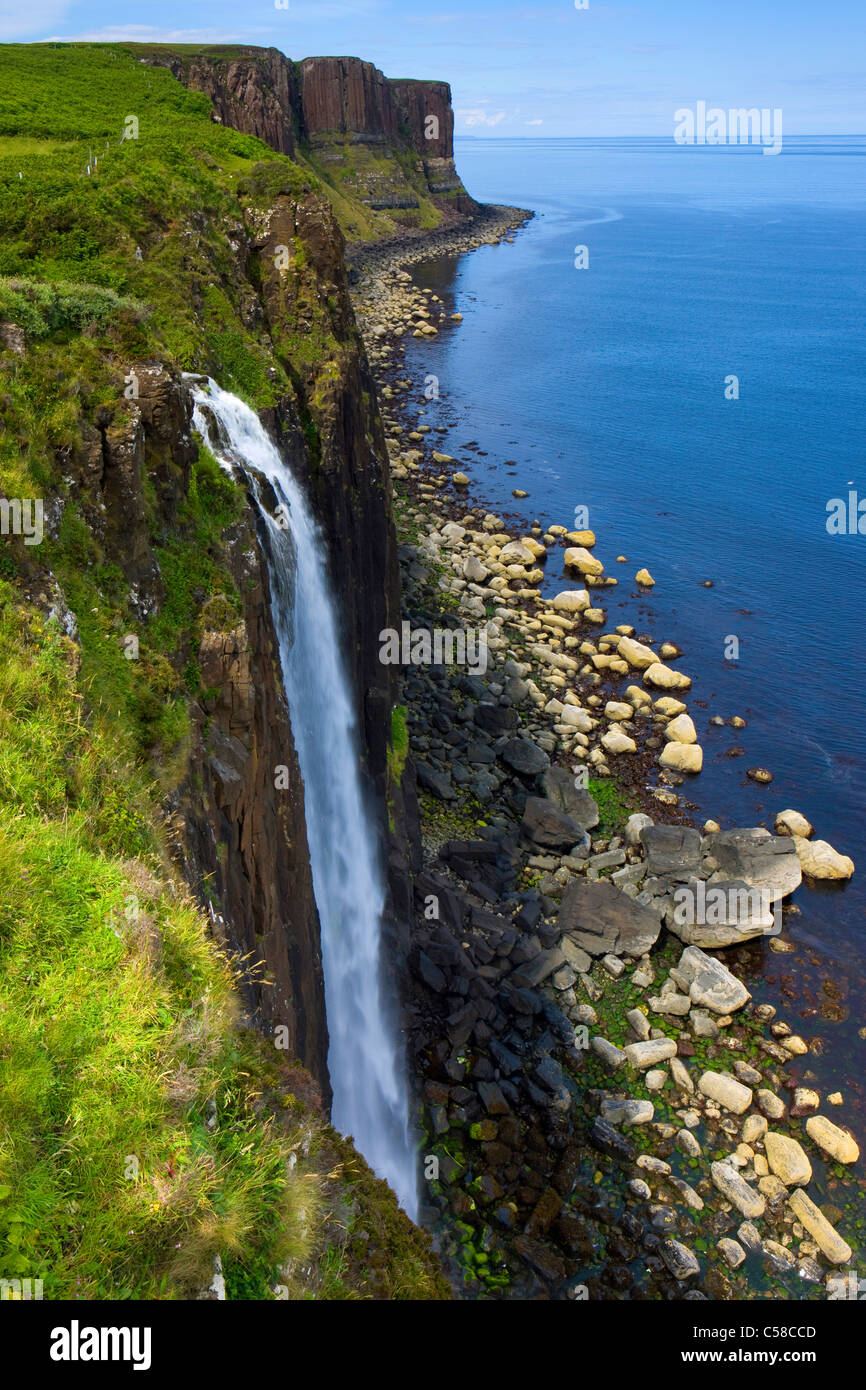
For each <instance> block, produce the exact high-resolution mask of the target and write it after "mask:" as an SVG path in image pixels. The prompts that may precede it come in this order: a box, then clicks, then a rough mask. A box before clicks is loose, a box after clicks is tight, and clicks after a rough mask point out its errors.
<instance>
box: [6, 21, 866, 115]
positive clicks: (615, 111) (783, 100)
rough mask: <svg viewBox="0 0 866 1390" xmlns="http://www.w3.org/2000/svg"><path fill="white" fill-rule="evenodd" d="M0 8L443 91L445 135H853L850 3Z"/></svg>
mask: <svg viewBox="0 0 866 1390" xmlns="http://www.w3.org/2000/svg"><path fill="white" fill-rule="evenodd" d="M577 3H578V4H580V5H582V6H585V8H580V9H578V8H577V7H576V3H575V0H547V2H543V3H537V4H533V3H522V0H461V3H452V0H441V3H435V0H288V6H287V8H283V0H245V3H244V4H239V3H238V0H147V3H146V4H144V3H141V0H138V2H137V3H136V2H135V0H0V42H4V43H10V42H17V43H32V42H38V41H43V40H46V39H67V40H79V41H80V40H89V41H106V40H111V39H128V40H131V39H140V40H150V41H155V42H166V43H169V42H177V43H181V42H182V43H250V44H260V45H263V46H266V47H267V46H273V47H275V48H279V49H281V50H282V51H283V52H284V53H286V54H287V55H288V56H289V57H290V58H295V59H299V58H305V57H309V56H313V55H320V54H352V55H355V56H357V57H360V58H365V59H367V60H368V61H370V62H372V63H375V64H376V66H377V67H379V68H381V69H382V70H383V71H384V72H385V73H386V74H387V75H388V76H389V77H419V78H436V79H439V80H443V81H447V82H450V83H451V86H452V90H453V97H454V107H455V112H456V132H457V134H458V135H465V136H482V137H503V136H504V137H512V138H513V137H515V136H519V137H523V138H532V137H538V136H542V137H545V136H546V137H551V136H604V135H659V136H666V135H670V134H671V132H672V129H673V123H674V112H675V111H676V110H679V109H680V108H684V107H691V108H693V107H694V106H695V104H696V103H697V102H698V101H700V100H703V101H706V102H707V104H708V105H709V106H719V107H723V108H725V109H729V108H731V107H743V106H745V107H758V108H765V107H767V108H777V107H778V108H781V110H782V111H783V113H784V128H785V133H786V134H788V135H797V134H801V135H804V134H835V135H841V134H862V133H863V132H866V113H864V93H866V52H864V50H866V5H864V0H624V2H623V3H618V0H577Z"/></svg>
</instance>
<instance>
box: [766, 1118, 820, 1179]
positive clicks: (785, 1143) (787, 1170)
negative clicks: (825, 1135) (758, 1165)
mask: <svg viewBox="0 0 866 1390" xmlns="http://www.w3.org/2000/svg"><path fill="white" fill-rule="evenodd" d="M764 1152H765V1153H766V1155H767V1162H768V1163H769V1165H770V1169H771V1171H772V1172H773V1173H775V1175H776V1177H777V1178H779V1180H780V1181H781V1182H783V1183H784V1184H785V1186H786V1187H795V1186H803V1185H804V1184H806V1183H808V1182H811V1181H812V1165H811V1163H810V1162H809V1160H808V1158H807V1157H806V1154H805V1153H804V1151H803V1149H802V1147H801V1145H800V1144H798V1143H797V1141H796V1139H789V1138H788V1136H787V1135H786V1134H777V1133H776V1132H775V1131H774V1130H770V1131H769V1133H767V1134H766V1135H765V1136H764Z"/></svg>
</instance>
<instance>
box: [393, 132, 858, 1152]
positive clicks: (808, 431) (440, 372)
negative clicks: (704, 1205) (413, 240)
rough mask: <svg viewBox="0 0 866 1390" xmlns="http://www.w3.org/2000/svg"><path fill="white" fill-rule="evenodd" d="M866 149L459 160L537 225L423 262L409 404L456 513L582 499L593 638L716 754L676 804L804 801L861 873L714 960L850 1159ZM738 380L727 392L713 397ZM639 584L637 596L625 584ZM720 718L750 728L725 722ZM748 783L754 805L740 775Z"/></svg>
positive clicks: (737, 813)
mask: <svg viewBox="0 0 866 1390" xmlns="http://www.w3.org/2000/svg"><path fill="white" fill-rule="evenodd" d="M864 153H866V143H864V141H863V140H860V139H856V138H853V137H849V138H845V139H840V140H828V139H826V138H824V139H821V140H817V139H815V140H804V139H801V140H791V141H787V142H786V148H785V150H784V152H783V153H782V155H781V156H779V157H778V158H774V159H766V158H763V157H762V156H761V154H760V152H759V151H755V150H743V149H720V150H707V149H704V150H688V149H681V148H677V147H673V146H672V145H671V144H669V143H668V142H658V141H652V140H646V141H597V140H595V141H594V140H587V141H579V140H571V141H531V142H530V141H489V140H484V141H482V140H465V141H462V142H459V148H458V152H457V158H458V163H459V167H460V169H461V172H462V174H463V176H464V178H465V180H466V183H467V186H468V187H469V188H470V189H471V190H472V192H473V194H474V195H475V196H476V197H478V198H479V199H481V200H484V201H491V202H497V203H510V204H516V205H519V206H522V207H530V208H533V209H534V210H535V211H536V214H537V215H536V218H535V220H534V221H533V222H531V223H530V224H529V225H528V226H527V227H526V228H525V229H524V230H523V231H521V232H520V233H519V234H518V235H517V236H516V238H515V242H514V245H513V246H510V245H508V246H502V247H482V248H481V249H480V250H479V251H476V252H474V253H473V254H471V255H465V256H461V257H459V258H453V257H449V258H440V259H439V260H436V261H430V262H426V263H424V264H422V265H420V266H416V267H414V268H413V278H414V279H415V280H416V282H417V283H418V284H420V285H422V286H425V287H429V288H432V289H433V290H434V291H435V292H436V293H438V294H440V295H441V296H442V297H443V299H444V300H445V302H446V305H447V308H448V311H449V313H450V312H454V311H459V312H461V313H462V314H463V315H464V321H463V322H462V323H461V324H459V325H455V326H453V327H452V325H450V324H449V325H448V326H447V328H446V329H445V330H444V331H443V332H442V333H440V335H439V337H438V338H436V339H435V340H433V341H432V342H429V341H425V342H415V341H412V340H411V339H410V340H409V342H408V345H407V349H406V364H407V367H408V369H409V375H410V376H411V377H412V379H413V380H414V381H415V382H416V383H417V384H419V386H423V382H424V378H425V376H426V375H427V374H429V373H434V374H435V375H436V376H437V377H438V378H439V390H440V399H439V400H438V401H435V400H434V401H431V402H427V403H424V402H421V392H420V391H417V392H414V393H413V400H416V401H419V402H420V404H419V407H418V408H419V411H420V410H424V412H425V413H424V414H423V415H421V414H419V420H421V421H423V422H424V423H426V424H428V425H431V426H432V427H434V428H436V427H445V428H447V433H445V434H441V435H438V436H437V439H438V443H437V446H436V447H438V448H440V449H442V450H443V451H444V452H446V453H448V454H452V455H453V456H454V457H455V458H456V459H457V460H458V461H459V465H460V467H461V468H463V469H464V471H465V472H466V473H467V474H468V475H469V477H470V480H471V488H470V494H471V496H472V497H473V498H474V499H477V500H480V501H482V502H483V503H485V504H486V505H488V506H489V507H490V508H491V509H493V510H496V511H498V512H499V513H500V514H503V515H505V516H507V517H509V518H515V519H516V518H520V519H521V520H522V521H525V522H527V523H528V522H530V521H532V520H533V519H534V518H536V517H537V518H538V519H539V520H540V521H541V522H542V523H546V524H551V523H557V522H558V523H560V524H564V525H566V526H569V527H571V526H573V525H574V514H575V508H576V507H579V506H585V507H587V508H588V511H589V518H588V525H589V526H590V527H591V528H592V529H593V530H594V531H595V532H596V535H597V537H598V542H597V547H596V551H595V553H596V554H597V555H598V556H599V557H600V558H601V559H602V560H603V561H604V563H605V567H606V570H607V572H608V573H610V574H613V575H614V576H616V577H617V578H618V579H619V581H620V582H619V586H618V588H616V589H612V590H606V591H602V595H603V596H602V602H603V604H604V606H605V608H606V610H607V613H608V623H607V624H606V628H607V629H609V628H612V627H613V626H615V625H616V624H617V623H619V622H632V623H634V624H635V626H636V627H637V629H638V632H642V633H646V634H647V635H650V636H651V637H652V638H653V640H654V641H656V642H661V641H664V640H669V641H673V642H676V643H677V644H678V645H679V646H680V647H681V648H682V652H683V655H682V657H681V658H680V659H679V660H678V661H677V662H676V663H675V664H676V665H678V666H679V667H680V668H681V669H682V670H684V671H686V672H687V673H688V674H689V675H691V676H692V677H693V681H694V684H693V689H692V692H691V695H690V697H689V699H688V704H689V711H690V713H691V714H692V717H693V718H694V719H695V722H696V725H697V727H698V732H699V738H700V741H701V743H702V744H703V746H704V750H705V762H704V771H703V772H702V773H701V775H700V776H699V777H698V778H696V779H690V780H689V782H688V783H687V785H686V786H684V787H683V788H682V789H681V793H682V794H684V795H685V797H686V798H687V801H688V803H690V804H691V805H693V806H694V807H695V809H694V810H693V811H692V812H691V814H692V816H693V817H694V819H695V820H696V822H697V823H698V824H700V823H701V822H702V821H703V820H704V819H705V818H706V817H707V816H713V817H715V818H717V819H719V820H720V821H721V823H722V824H723V825H726V826H728V825H734V824H738V825H746V824H760V823H765V824H767V825H768V827H770V828H772V823H773V817H774V815H775V813H776V812H777V811H779V810H781V809H783V808H784V807H789V806H790V807H794V808H796V809H797V810H800V811H802V812H803V813H804V814H805V815H806V816H808V818H809V819H810V820H811V821H812V823H813V825H814V827H815V838H821V839H827V840H829V841H830V843H831V844H833V845H834V846H835V847H836V848H837V849H838V850H840V851H841V852H842V853H847V854H850V855H851V857H852V858H853V859H854V861H855V864H857V866H858V871H857V873H856V874H855V876H854V879H853V880H852V881H851V882H850V883H848V884H845V885H823V886H809V885H806V884H804V885H803V887H801V888H800V889H799V890H798V892H797V893H796V895H795V896H794V899H793V902H794V903H795V905H796V906H797V907H798V908H799V909H800V915H798V916H786V923H785V932H784V936H785V938H786V939H788V940H790V941H791V942H792V943H794V944H795V945H796V947H797V949H796V951H795V952H793V953H791V954H776V953H774V952H773V951H771V950H770V949H769V946H768V944H767V943H759V944H757V945H753V946H751V947H750V948H748V949H747V950H744V951H741V952H739V953H737V955H736V958H735V957H734V955H733V954H732V953H729V954H728V957H727V959H728V960H729V963H730V964H731V966H732V968H733V969H735V970H736V971H737V973H739V974H741V975H742V976H743V977H744V978H746V980H747V982H748V984H749V986H750V988H751V989H752V991H753V994H754V996H755V998H756V1000H758V1001H760V1002H769V1003H773V1004H776V1005H777V1007H778V1008H779V1010H780V1013H779V1016H780V1017H781V1018H784V1019H786V1020H787V1021H789V1022H790V1023H791V1025H792V1026H793V1027H794V1028H795V1030H796V1031H800V1032H802V1034H803V1036H804V1037H805V1038H806V1039H807V1041H809V1042H810V1044H811V1043H812V1042H813V1040H814V1047H813V1050H812V1051H811V1052H810V1054H809V1055H808V1056H807V1057H805V1058H803V1059H801V1060H799V1061H798V1062H797V1064H795V1065H794V1066H792V1067H791V1068H790V1069H789V1073H790V1076H791V1077H792V1079H794V1080H796V1081H798V1082H799V1081H807V1082H808V1084H812V1085H814V1086H816V1087H817V1089H818V1090H819V1091H821V1092H822V1093H826V1092H828V1091H832V1090H836V1089H841V1090H842V1091H843V1094H844V1097H845V1104H844V1106H842V1107H839V1108H838V1109H836V1110H834V1111H833V1118H834V1119H835V1120H837V1121H838V1122H839V1123H841V1124H843V1125H844V1124H847V1125H850V1127H851V1128H852V1130H853V1132H854V1133H855V1134H857V1135H858V1137H859V1138H860V1139H861V1147H862V1139H863V1137H864V1133H866V1094H864V1093H866V1088H864V1085H863V1073H864V1060H866V1039H864V1038H861V1037H860V1036H859V1030H860V1029H861V1028H863V1027H864V1025H866V964H864V948H866V929H864V907H866V891H864V884H866V878H864V874H866V860H864V854H863V844H864V837H863V834H862V831H861V825H862V807H863V794H862V785H863V771H864V763H866V754H864V750H863V747H862V737H861V730H862V728H863V725H864V720H866V683H864V681H863V671H864V661H863V659H862V655H861V652H860V649H859V633H860V626H861V624H860V621H859V619H860V613H861V610H862V595H863V594H864V592H866V586H864V581H866V537H863V536H859V535H853V536H852V535H842V536H834V535H830V534H829V533H828V531H827V528H826V520H827V503H828V501H829V499H830V498H834V497H847V495H848V492H849V490H850V489H851V488H854V489H857V487H858V484H859V488H860V495H861V496H863V497H866V475H864V473H863V470H862V467H861V466H858V461H859V458H860V452H861V444H860V433H861V425H862V406H861V404H860V400H861V397H860V392H861V391H862V381H863V379H864V375H866V370H864V369H866V351H864V347H863V343H862V341H861V340H860V338H859V337H858V326H859V324H860V323H861V322H862V317H863V299H864V274H863V270H862V264H861V257H860V239H861V231H860V229H861V227H862V220H861V219H862V211H863V206H864V204H866V163H864V161H863V158H862V156H863V154H864ZM564 189H573V190H575V191H574V192H573V193H569V194H565V195H564V193H563V190H564ZM578 245H585V246H586V247H587V248H588V251H589V268H588V269H587V270H576V269H575V268H574V259H575V247H576V246H578ZM730 374H735V375H737V376H738V378H739V383H740V398H739V399H738V400H726V399H725V378H726V377H728V376H729V375H730ZM466 445H472V446H473V447H470V448H467V447H465V446H466ZM509 460H511V461H514V464H515V465H516V467H506V466H505V465H506V461H509ZM515 487H517V488H522V489H525V491H526V492H528V494H529V496H528V498H527V499H526V500H521V501H516V500H515V499H514V498H513V497H512V495H511V490H512V488H515ZM557 553H558V554H561V552H557ZM618 554H624V555H626V556H628V564H627V565H618V564H617V563H616V556H617V555H618ZM644 565H645V566H647V567H648V568H649V570H650V572H651V573H652V574H653V576H654V577H655V579H656V587H655V589H654V590H652V591H651V593H647V592H646V591H643V590H639V589H638V588H637V586H636V585H635V584H634V582H633V576H634V574H635V572H636V570H637V569H638V568H639V567H641V566H644ZM547 568H548V578H547V581H546V583H547V586H548V587H549V588H551V589H552V590H553V591H555V590H557V589H559V588H564V587H571V582H570V581H567V580H565V578H564V576H563V575H562V574H561V573H559V572H558V566H557V565H556V562H555V560H554V557H553V556H552V557H551V560H550V561H549V562H548V566H547ZM707 579H709V580H712V581H713V587H712V588H704V587H702V581H704V580H707ZM731 636H736V637H737V638H738V640H739V645H740V651H739V659H738V660H737V661H728V660H726V659H725V644H726V642H727V640H728V639H729V638H730V637H731ZM715 714H719V715H721V716H723V717H724V718H726V719H727V718H729V717H730V716H731V715H740V716H742V717H743V718H744V719H746V720H747V727H746V728H745V729H743V730H739V731H736V730H733V729H731V728H730V727H729V726H726V727H725V728H715V727H713V726H711V725H710V724H709V719H710V716H712V715H715ZM734 747H739V748H741V749H743V753H742V756H738V757H735V758H731V757H730V756H728V750H729V749H732V748H734ZM754 766H764V767H767V768H769V769H770V770H771V771H772V773H773V774H774V781H773V783H772V784H771V785H770V786H769V787H759V786H756V785H755V784H754V783H752V782H751V781H750V780H749V779H748V778H747V777H746V769H747V768H749V767H754ZM862 1168H863V1160H862V1159H861V1163H860V1164H858V1165H857V1166H856V1169H855V1172H856V1173H857V1176H858V1177H861V1178H862V1176H863V1173H862Z"/></svg>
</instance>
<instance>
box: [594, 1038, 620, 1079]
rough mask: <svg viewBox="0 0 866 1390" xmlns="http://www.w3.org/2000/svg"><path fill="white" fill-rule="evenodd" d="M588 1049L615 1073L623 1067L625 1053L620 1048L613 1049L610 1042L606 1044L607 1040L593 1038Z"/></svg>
mask: <svg viewBox="0 0 866 1390" xmlns="http://www.w3.org/2000/svg"><path fill="white" fill-rule="evenodd" d="M590 1047H591V1048H592V1050H593V1052H594V1053H595V1055H596V1056H597V1057H600V1058H601V1060H602V1061H603V1062H604V1063H605V1065H606V1066H608V1067H610V1068H611V1069H612V1070H613V1071H617V1070H618V1069H619V1068H620V1067H621V1066H624V1065H625V1061H626V1054H625V1052H624V1051H623V1049H622V1048H621V1047H615V1046H614V1044H613V1043H612V1042H608V1040H607V1038H593V1039H592V1041H591V1042H590Z"/></svg>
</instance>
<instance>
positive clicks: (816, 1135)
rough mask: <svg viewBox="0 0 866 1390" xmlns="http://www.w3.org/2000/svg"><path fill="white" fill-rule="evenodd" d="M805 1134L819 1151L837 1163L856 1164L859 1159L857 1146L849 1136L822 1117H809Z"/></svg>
mask: <svg viewBox="0 0 866 1390" xmlns="http://www.w3.org/2000/svg"><path fill="white" fill-rule="evenodd" d="M806 1133H807V1134H808V1136H809V1138H810V1139H811V1140H812V1142H813V1143H815V1144H817V1145H818V1148H819V1149H823V1151H824V1153H826V1154H829V1155H830V1157H831V1158H835V1160H836V1162H837V1163H856V1162H857V1160H858V1158H859V1157H860V1149H859V1146H858V1145H857V1143H856V1141H855V1140H854V1139H852V1138H851V1135H850V1134H848V1133H847V1132H846V1131H845V1130H844V1129H840V1128H839V1126H838V1125H834V1124H833V1122H832V1120H828V1119H827V1118H826V1116H824V1115H812V1116H810V1118H809V1119H808V1120H807V1121H806Z"/></svg>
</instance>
